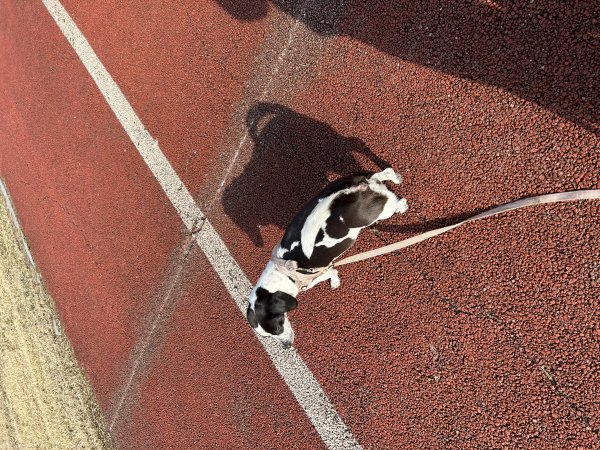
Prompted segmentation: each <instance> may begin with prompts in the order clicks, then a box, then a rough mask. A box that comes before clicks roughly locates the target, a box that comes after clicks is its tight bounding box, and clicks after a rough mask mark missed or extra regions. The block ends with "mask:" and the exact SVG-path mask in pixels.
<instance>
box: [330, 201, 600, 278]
mask: <svg viewBox="0 0 600 450" xmlns="http://www.w3.org/2000/svg"><path fill="white" fill-rule="evenodd" d="M574 200H600V189H589V190H582V191H570V192H558V193H555V194H546V195H538V196H535V197H528V198H524V199H521V200H517V201H514V202H510V203H506V204H504V205H501V206H497V207H495V208H492V209H490V210H488V211H485V212H482V213H481V214H477V215H476V216H473V217H470V218H469V219H466V220H463V221H462V222H459V223H456V224H454V225H449V226H447V227H443V228H437V229H435V230H431V231H427V232H425V233H423V234H418V235H417V236H413V237H411V238H408V239H404V240H403V241H399V242H396V243H394V244H390V245H386V246H384V247H380V248H377V249H375V250H370V251H368V252H363V253H358V254H356V255H353V256H349V257H347V258H344V259H341V260H339V261H336V262H335V263H334V266H343V265H344V264H350V263H353V262H357V261H362V260H365V259H369V258H374V257H375V256H379V255H384V254H386V253H391V252H395V251H396V250H400V249H402V248H406V247H410V246H411V245H415V244H417V243H419V242H423V241H426V240H427V239H431V238H432V237H434V236H438V235H440V234H443V233H446V232H448V231H450V230H452V229H454V228H456V227H459V226H461V225H463V224H465V223H467V222H473V221H475V220H480V219H485V218H486V217H491V216H496V215H498V214H502V213H505V212H507V211H512V210H514V209H521V208H526V207H528V206H534V205H542V204H544V203H558V202H569V201H574Z"/></svg>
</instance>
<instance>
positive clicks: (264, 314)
mask: <svg viewBox="0 0 600 450" xmlns="http://www.w3.org/2000/svg"><path fill="white" fill-rule="evenodd" d="M252 296H256V298H255V299H251V300H254V301H250V304H249V305H248V311H247V318H248V322H250V325H251V326H252V328H254V330H255V331H256V332H257V333H258V334H260V335H262V336H271V337H274V338H275V339H277V340H278V341H279V342H281V345H283V347H284V348H290V347H291V346H292V343H293V342H294V330H292V325H291V324H290V321H289V320H288V318H287V312H288V311H291V310H292V309H295V308H296V306H298V302H297V300H296V298H295V297H293V296H291V295H290V294H286V293H285V292H282V291H276V292H269V291H268V290H266V289H264V288H262V287H258V288H257V289H256V291H255V292H253V294H252Z"/></svg>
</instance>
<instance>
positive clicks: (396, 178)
mask: <svg viewBox="0 0 600 450" xmlns="http://www.w3.org/2000/svg"><path fill="white" fill-rule="evenodd" d="M390 171H391V172H392V173H391V174H390V175H389V180H390V181H391V182H392V183H394V184H400V183H402V176H401V175H400V174H399V173H398V172H394V171H393V170H392V169H391V168H390Z"/></svg>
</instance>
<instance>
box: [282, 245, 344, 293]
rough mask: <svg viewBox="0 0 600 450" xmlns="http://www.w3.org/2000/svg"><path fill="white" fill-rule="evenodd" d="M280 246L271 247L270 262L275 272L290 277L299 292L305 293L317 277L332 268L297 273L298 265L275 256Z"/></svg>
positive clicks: (317, 268)
mask: <svg viewBox="0 0 600 450" xmlns="http://www.w3.org/2000/svg"><path fill="white" fill-rule="evenodd" d="M279 246H280V244H277V245H276V246H275V247H273V252H272V253H271V261H273V264H275V267H276V268H277V270H278V271H279V272H281V273H283V274H284V275H286V276H288V277H290V278H291V279H292V281H294V283H295V284H296V287H297V288H298V290H299V291H305V290H306V289H307V288H308V286H309V285H310V283H311V282H312V281H313V280H314V279H315V278H317V277H319V276H321V275H323V274H324V273H325V272H327V271H328V270H330V269H331V268H332V267H333V266H327V267H316V268H314V269H304V268H303V269H301V270H302V271H307V272H309V273H304V272H299V271H298V263H297V262H296V261H293V260H291V259H283V258H280V257H278V256H277V249H278V248H279Z"/></svg>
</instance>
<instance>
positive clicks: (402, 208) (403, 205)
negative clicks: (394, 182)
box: [396, 198, 408, 214]
mask: <svg viewBox="0 0 600 450" xmlns="http://www.w3.org/2000/svg"><path fill="white" fill-rule="evenodd" d="M406 211H408V202H407V201H406V199H405V198H401V199H400V201H399V202H398V206H397V207H396V212H397V213H398V214H404V213H405V212H406Z"/></svg>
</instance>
